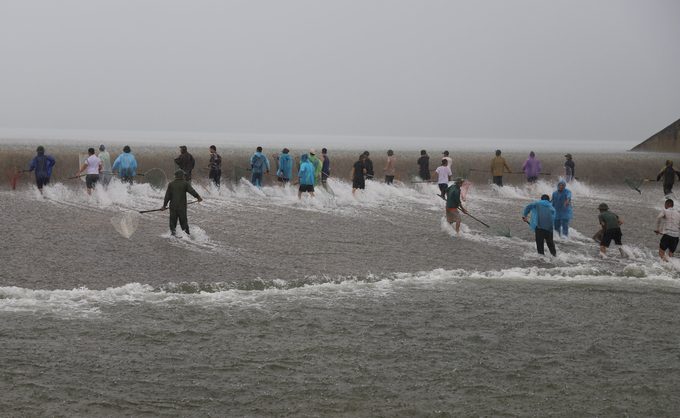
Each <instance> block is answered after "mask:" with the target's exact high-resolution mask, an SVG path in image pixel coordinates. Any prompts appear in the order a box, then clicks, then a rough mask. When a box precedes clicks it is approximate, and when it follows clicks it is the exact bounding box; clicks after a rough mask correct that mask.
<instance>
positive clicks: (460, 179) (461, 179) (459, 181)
mask: <svg viewBox="0 0 680 418" xmlns="http://www.w3.org/2000/svg"><path fill="white" fill-rule="evenodd" d="M464 181H465V180H463V178H462V177H456V178H455V179H454V180H453V182H454V183H456V184H458V183H462V182H464Z"/></svg>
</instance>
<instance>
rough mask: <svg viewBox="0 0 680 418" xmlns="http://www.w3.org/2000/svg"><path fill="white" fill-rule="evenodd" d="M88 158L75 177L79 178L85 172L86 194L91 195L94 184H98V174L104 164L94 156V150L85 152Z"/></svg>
mask: <svg viewBox="0 0 680 418" xmlns="http://www.w3.org/2000/svg"><path fill="white" fill-rule="evenodd" d="M87 154H88V157H87V159H86V160H85V164H83V167H82V168H81V169H80V171H78V173H77V174H76V177H80V173H82V172H83V171H85V170H87V175H86V176H85V184H86V185H87V194H88V195H91V194H92V189H94V186H95V184H97V182H99V172H100V171H102V169H103V168H104V163H103V162H102V160H100V159H99V157H97V156H96V155H94V148H90V149H88V150H87Z"/></svg>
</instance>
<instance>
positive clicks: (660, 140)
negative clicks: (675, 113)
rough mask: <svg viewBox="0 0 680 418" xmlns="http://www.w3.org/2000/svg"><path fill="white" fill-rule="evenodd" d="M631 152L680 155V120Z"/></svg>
mask: <svg viewBox="0 0 680 418" xmlns="http://www.w3.org/2000/svg"><path fill="white" fill-rule="evenodd" d="M631 151H647V152H673V153H680V119H678V120H676V121H675V122H673V123H672V124H671V125H670V126H668V127H667V128H665V129H664V130H662V131H661V132H659V133H657V134H655V135H652V137H650V138H649V139H647V140H646V141H644V142H641V143H639V144H638V145H636V146H635V147H633V149H631Z"/></svg>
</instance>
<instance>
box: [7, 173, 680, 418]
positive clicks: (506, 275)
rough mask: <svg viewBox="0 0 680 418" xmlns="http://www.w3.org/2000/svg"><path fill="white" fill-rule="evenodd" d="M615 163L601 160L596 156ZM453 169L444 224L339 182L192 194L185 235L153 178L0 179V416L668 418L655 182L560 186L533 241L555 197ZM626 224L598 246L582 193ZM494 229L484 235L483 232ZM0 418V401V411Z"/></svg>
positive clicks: (384, 191)
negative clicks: (567, 228)
mask: <svg viewBox="0 0 680 418" xmlns="http://www.w3.org/2000/svg"><path fill="white" fill-rule="evenodd" d="M614 163H616V161H614ZM476 176H478V177H473V176H472V175H471V176H470V178H471V179H472V180H473V182H474V185H473V186H472V188H471V189H470V190H469V192H468V196H467V202H466V207H467V208H468V210H469V211H470V213H471V214H473V215H474V216H475V217H477V218H479V219H480V220H482V221H483V222H485V223H487V224H489V225H491V226H492V227H493V228H495V227H497V226H501V227H506V228H507V229H508V230H509V231H510V235H511V237H505V236H498V235H494V234H493V233H492V232H490V231H489V229H487V228H486V227H484V226H483V225H481V224H480V223H478V222H476V221H474V220H473V219H471V218H470V217H464V218H463V222H464V225H463V226H462V228H461V231H462V234H460V235H456V234H455V232H454V231H453V230H452V228H451V227H450V226H449V225H448V224H447V223H446V222H445V220H444V202H443V201H442V200H441V199H440V198H439V197H437V196H436V193H437V192H438V189H437V187H436V186H435V185H415V186H410V185H408V184H404V185H399V186H397V187H391V186H386V185H384V184H381V183H378V182H369V183H368V186H367V189H366V190H365V191H363V192H358V193H357V195H356V196H354V197H353V196H352V195H351V188H350V184H349V183H347V182H346V181H343V180H341V181H332V180H331V181H330V182H329V184H330V185H331V187H332V189H333V191H334V194H335V197H334V198H332V199H331V198H328V197H327V196H326V195H323V194H321V193H319V194H318V195H317V198H316V199H310V198H308V197H306V196H304V197H303V199H302V200H298V199H297V192H296V190H295V189H293V188H288V187H287V188H283V189H281V188H278V187H274V186H267V187H264V189H263V190H259V189H256V188H254V187H252V186H251V185H249V184H247V183H242V184H236V185H229V186H228V187H227V186H225V187H223V188H222V189H220V190H217V189H215V188H210V191H211V193H210V194H208V193H206V192H205V191H204V190H203V189H202V188H200V186H197V190H198V191H199V193H201V195H202V196H203V197H204V198H205V200H204V202H203V203H200V204H194V205H191V206H189V223H190V227H191V236H190V237H186V236H182V237H180V238H173V237H171V236H170V233H169V229H168V226H167V222H168V218H167V214H166V213H161V212H153V213H149V214H144V215H141V216H140V219H139V227H138V228H137V229H136V231H135V232H134V233H133V234H132V235H131V236H130V237H129V238H125V237H123V236H121V235H120V234H119V233H118V232H116V230H115V229H114V228H113V226H112V225H111V219H112V218H116V217H120V216H121V214H122V213H127V212H131V213H134V212H137V211H140V210H148V209H154V208H158V207H160V205H161V204H162V197H163V191H155V190H153V189H152V188H151V187H150V186H149V185H148V184H135V185H134V186H132V187H130V188H129V187H127V186H125V185H123V184H120V183H118V182H114V183H113V184H112V185H111V187H110V188H109V189H108V190H104V189H103V188H99V189H96V190H95V191H94V193H93V195H92V196H91V197H88V196H87V194H86V193H85V189H84V185H83V184H75V183H67V182H66V181H65V180H64V181H61V182H57V184H55V185H54V187H51V188H47V189H45V195H44V196H41V195H40V194H39V192H38V191H37V190H36V189H35V188H34V187H33V186H31V185H30V183H24V184H22V185H21V186H20V187H18V189H17V190H14V191H12V190H10V189H9V188H8V187H5V188H4V189H2V190H0V210H1V213H2V214H3V221H4V226H5V233H4V234H3V237H4V238H5V239H3V240H2V241H1V242H0V254H2V257H3V266H4V268H3V269H2V270H1V271H0V317H1V318H2V320H1V321H0V324H2V325H0V350H1V351H2V353H3V354H2V355H1V356H0V370H3V372H2V373H0V386H1V387H2V389H3V390H2V391H0V411H9V412H6V414H8V415H9V416H36V415H51V416H74V415H76V416H91V415H110V416H123V415H134V416H137V415H143V414H146V415H151V416H273V415H274V416H395V415H397V416H404V415H406V416H528V415H536V416H546V415H553V416H565V417H566V416H612V417H618V416H627V415H628V416H674V415H677V413H678V409H680V408H678V406H677V405H678V401H680V399H679V398H680V396H678V394H677V387H678V379H680V373H679V369H680V340H679V337H678V335H677V329H678V325H680V324H678V322H679V321H680V320H679V318H678V315H677V309H678V300H679V299H678V296H679V294H680V286H679V284H680V281H679V278H680V262H677V261H673V262H671V263H663V262H661V261H660V259H659V257H658V254H656V251H657V250H656V249H657V246H658V237H657V236H656V235H655V234H654V233H653V232H652V230H653V229H654V227H655V219H656V215H657V214H658V212H659V211H660V210H661V209H662V205H663V199H664V197H663V195H662V192H661V190H660V187H656V186H657V185H652V184H645V185H644V187H645V188H644V189H643V193H642V194H638V193H637V192H635V191H633V190H631V189H630V188H628V187H627V186H626V185H625V184H623V185H620V184H619V185H611V184H608V183H606V182H605V183H603V184H600V183H598V182H596V181H590V180H589V181H588V182H576V183H574V184H572V185H571V186H570V188H571V190H572V193H573V204H574V215H575V219H574V220H573V221H572V230H571V234H570V235H571V237H570V238H569V239H564V238H557V239H556V245H557V251H558V256H557V257H556V258H552V257H544V256H539V255H537V254H536V250H535V245H534V242H533V234H532V233H531V232H530V231H529V230H528V227H527V225H526V224H525V223H523V222H522V221H521V211H522V208H523V207H524V206H525V205H526V204H528V203H529V202H531V201H533V200H536V199H537V198H538V196H540V194H543V193H548V194H549V193H551V192H552V190H553V188H554V180H553V179H551V178H550V177H548V179H545V180H544V181H542V182H541V183H540V184H539V185H537V186H535V188H534V189H533V190H531V191H529V190H528V189H527V188H526V187H525V186H524V185H521V183H520V184H518V185H517V186H509V187H504V188H502V189H498V188H496V187H494V186H491V185H489V184H488V180H489V179H488V178H486V177H483V176H482V175H480V174H479V173H478V174H476ZM601 202H607V203H608V204H609V206H610V208H611V209H612V211H614V212H615V213H617V214H618V215H619V216H620V217H621V219H622V220H623V222H624V224H623V227H622V230H623V233H624V237H623V241H624V247H623V248H624V250H625V253H626V255H625V256H622V255H620V254H619V253H618V251H616V249H615V248H614V247H613V248H612V249H611V250H610V255H609V257H607V258H604V259H603V258H601V257H599V255H598V245H597V244H596V243H595V242H593V241H592V239H591V238H590V237H591V236H592V235H593V234H594V233H595V232H596V230H597V228H598V225H597V214H598V211H597V209H596V208H597V205H598V204H599V203H601ZM493 228H492V229H493ZM0 415H1V414H0Z"/></svg>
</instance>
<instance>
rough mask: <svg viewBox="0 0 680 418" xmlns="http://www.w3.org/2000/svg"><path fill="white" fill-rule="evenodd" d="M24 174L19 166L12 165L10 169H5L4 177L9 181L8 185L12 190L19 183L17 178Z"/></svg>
mask: <svg viewBox="0 0 680 418" xmlns="http://www.w3.org/2000/svg"><path fill="white" fill-rule="evenodd" d="M23 174H24V173H23V172H22V171H21V169H20V168H19V166H16V165H13V166H11V167H7V168H6V169H5V175H6V176H7V178H8V179H9V184H10V185H11V186H12V190H14V189H16V188H17V183H18V182H19V178H20V177H21V176H22V175H23Z"/></svg>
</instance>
